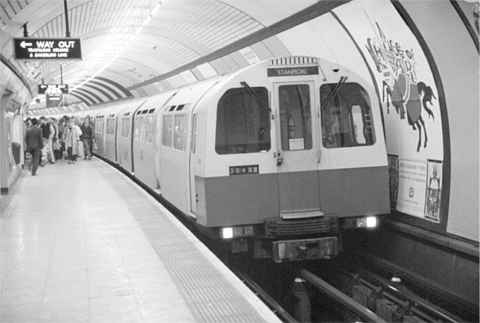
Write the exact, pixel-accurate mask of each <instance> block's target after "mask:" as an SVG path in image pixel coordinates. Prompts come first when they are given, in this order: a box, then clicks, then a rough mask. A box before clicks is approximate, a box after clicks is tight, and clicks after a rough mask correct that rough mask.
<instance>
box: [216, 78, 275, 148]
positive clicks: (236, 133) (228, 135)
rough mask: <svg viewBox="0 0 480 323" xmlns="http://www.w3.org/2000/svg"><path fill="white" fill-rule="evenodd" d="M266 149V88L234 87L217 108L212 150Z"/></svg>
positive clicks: (268, 122)
mask: <svg viewBox="0 0 480 323" xmlns="http://www.w3.org/2000/svg"><path fill="white" fill-rule="evenodd" d="M268 150H270V113H269V108H268V91H267V89H266V88H264V87H252V88H234V89H230V90H228V91H227V92H225V94H224V95H223V96H222V98H221V99H220V101H219V103H218V109H217V127H216V139H215V151H216V152H217V153H218V154H221V155H223V154H244V153H255V152H260V151H268Z"/></svg>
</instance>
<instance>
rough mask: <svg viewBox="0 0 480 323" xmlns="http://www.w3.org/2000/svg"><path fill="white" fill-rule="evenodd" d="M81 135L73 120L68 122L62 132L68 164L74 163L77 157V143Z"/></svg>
mask: <svg viewBox="0 0 480 323" xmlns="http://www.w3.org/2000/svg"><path fill="white" fill-rule="evenodd" d="M81 134H82V131H81V130H80V127H78V126H77V125H76V124H75V122H74V120H73V118H72V119H70V120H68V121H67V125H66V127H65V129H64V132H63V141H64V142H65V147H66V148H67V156H68V157H67V159H68V163H69V164H72V163H73V162H75V161H76V156H77V155H78V143H79V142H80V136H81Z"/></svg>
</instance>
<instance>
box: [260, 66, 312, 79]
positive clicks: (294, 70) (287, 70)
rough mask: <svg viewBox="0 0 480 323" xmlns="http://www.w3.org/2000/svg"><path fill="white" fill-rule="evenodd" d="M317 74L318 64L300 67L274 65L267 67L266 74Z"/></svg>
mask: <svg viewBox="0 0 480 323" xmlns="http://www.w3.org/2000/svg"><path fill="white" fill-rule="evenodd" d="M315 74H318V66H304V67H303V66H302V67H276V68H269V69H267V75H268V76H269V77H272V76H298V75H315Z"/></svg>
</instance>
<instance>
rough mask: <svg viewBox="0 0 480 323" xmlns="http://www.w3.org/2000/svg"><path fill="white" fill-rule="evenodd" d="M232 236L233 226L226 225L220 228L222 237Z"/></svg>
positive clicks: (228, 237)
mask: <svg viewBox="0 0 480 323" xmlns="http://www.w3.org/2000/svg"><path fill="white" fill-rule="evenodd" d="M232 238H233V228H232V227H226V228H222V239H232Z"/></svg>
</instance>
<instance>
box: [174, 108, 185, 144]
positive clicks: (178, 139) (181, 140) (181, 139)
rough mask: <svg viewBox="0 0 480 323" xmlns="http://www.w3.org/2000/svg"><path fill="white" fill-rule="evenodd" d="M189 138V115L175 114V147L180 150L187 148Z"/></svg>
mask: <svg viewBox="0 0 480 323" xmlns="http://www.w3.org/2000/svg"><path fill="white" fill-rule="evenodd" d="M186 139H187V116H186V115H185V114H177V115H175V125H174V137H173V147H174V148H175V149H178V150H185V144H186V141H187V140H186Z"/></svg>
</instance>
